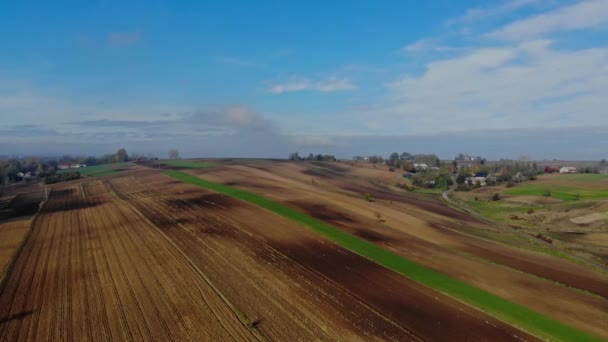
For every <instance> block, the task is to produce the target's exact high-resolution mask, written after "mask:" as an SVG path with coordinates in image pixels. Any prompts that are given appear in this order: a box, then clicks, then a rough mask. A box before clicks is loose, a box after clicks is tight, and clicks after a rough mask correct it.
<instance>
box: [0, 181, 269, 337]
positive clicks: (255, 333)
mask: <svg viewBox="0 0 608 342" xmlns="http://www.w3.org/2000/svg"><path fill="white" fill-rule="evenodd" d="M107 186H108V189H109V191H110V193H111V194H112V195H113V196H114V198H115V199H116V200H118V201H120V203H123V204H125V205H126V206H128V207H129V208H130V209H131V210H133V211H134V212H135V213H136V214H137V216H139V217H140V218H141V219H142V220H144V221H145V222H146V223H148V224H149V225H150V226H151V227H154V229H155V230H156V231H157V232H159V233H160V235H161V236H162V237H163V238H164V239H165V240H167V242H168V243H169V244H170V245H171V246H172V247H173V248H175V249H176V250H177V251H178V252H179V254H181V255H182V256H183V257H184V258H185V259H186V261H188V264H189V265H190V266H191V267H192V268H193V269H194V270H195V271H196V273H198V275H199V276H200V277H201V278H203V280H204V281H205V282H206V283H207V285H209V286H210V287H211V288H212V289H213V291H214V292H215V293H216V294H217V295H218V296H219V297H220V298H221V299H222V301H223V302H224V303H225V304H226V305H227V306H228V307H229V308H230V311H232V312H233V313H234V315H235V317H236V318H237V319H238V320H239V322H241V324H243V326H244V327H245V329H247V331H249V332H250V333H251V335H253V337H255V338H256V339H257V340H258V341H267V340H268V339H267V338H266V336H265V335H264V333H263V332H262V331H261V330H259V329H257V328H255V327H251V320H250V319H249V317H247V315H246V314H245V313H244V312H243V311H242V310H241V309H239V308H238V307H237V306H236V305H234V304H233V303H232V302H231V301H230V300H229V299H228V298H227V297H226V296H224V294H223V293H222V292H221V291H220V290H219V289H218V288H217V287H216V286H215V285H214V284H213V283H212V282H211V279H209V278H208V277H207V275H205V273H204V272H203V271H202V270H201V269H200V268H199V267H198V266H197V265H196V264H195V263H194V261H192V259H190V257H189V256H188V255H187V254H186V253H184V251H183V250H182V249H181V248H180V247H179V246H178V245H177V244H176V243H175V242H174V241H173V240H172V239H171V238H170V237H169V236H168V235H167V234H165V232H163V231H162V229H160V228H159V227H158V226H157V225H156V224H154V223H152V222H151V221H150V220H149V219H148V218H147V217H146V216H145V215H144V214H142V213H141V212H140V211H139V210H137V208H135V207H134V206H133V205H132V204H131V203H129V202H128V201H126V200H124V199H122V198H120V196H118V195H117V194H116V192H114V191H113V190H112V187H111V186H110V185H109V184H107ZM0 293H1V292H0Z"/></svg>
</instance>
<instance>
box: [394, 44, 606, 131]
mask: <svg viewBox="0 0 608 342" xmlns="http://www.w3.org/2000/svg"><path fill="white" fill-rule="evenodd" d="M388 87H389V89H390V91H391V94H392V99H393V103H392V105H391V106H390V108H389V109H387V110H386V111H385V116H386V118H387V122H392V124H390V123H386V122H385V125H384V127H386V126H387V125H389V124H390V125H392V126H391V127H394V125H395V124H394V120H399V119H400V120H404V121H402V122H404V126H407V127H409V129H408V131H409V132H433V131H437V130H439V131H450V130H468V129H486V128H501V129H502V128H526V127H528V128H529V127H548V126H551V127H562V126H580V125H589V124H591V125H594V124H598V125H607V124H608V116H606V115H605V108H608V92H607V91H606V89H608V49H600V48H595V49H585V50H577V51H562V50H557V49H554V48H552V46H551V42H550V41H547V40H535V41H530V42H526V43H521V44H517V45H513V46H504V47H499V48H476V49H473V50H472V51H471V52H469V53H467V54H465V55H464V56H459V57H453V58H448V59H443V60H439V61H431V62H428V63H427V65H426V71H425V72H424V73H423V74H422V75H420V76H411V75H405V76H403V77H401V78H400V79H399V80H398V81H397V82H394V83H392V84H390V85H389V86H388Z"/></svg>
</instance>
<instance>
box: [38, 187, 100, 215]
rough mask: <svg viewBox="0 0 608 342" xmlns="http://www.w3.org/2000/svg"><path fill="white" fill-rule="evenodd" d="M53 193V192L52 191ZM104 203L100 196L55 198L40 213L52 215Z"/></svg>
mask: <svg viewBox="0 0 608 342" xmlns="http://www.w3.org/2000/svg"><path fill="white" fill-rule="evenodd" d="M53 192H54V191H53ZM104 203H106V200H105V199H104V198H102V197H100V196H96V197H89V198H86V199H84V198H82V197H70V198H63V199H59V198H55V199H52V197H51V198H50V199H49V202H48V203H47V204H46V205H45V206H44V207H43V208H42V210H41V212H44V213H53V212H61V211H70V210H79V209H87V208H94V207H96V206H98V205H102V204H104Z"/></svg>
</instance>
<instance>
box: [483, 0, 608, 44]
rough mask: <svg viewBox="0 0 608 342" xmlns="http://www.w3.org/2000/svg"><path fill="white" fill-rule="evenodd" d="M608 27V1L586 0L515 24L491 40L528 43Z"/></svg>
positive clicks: (508, 26)
mask: <svg viewBox="0 0 608 342" xmlns="http://www.w3.org/2000/svg"><path fill="white" fill-rule="evenodd" d="M606 24H608V0H586V1H581V2H578V3H576V4H573V5H569V6H563V7H560V8H557V9H555V10H553V11H550V12H547V13H542V14H539V15H536V16H532V17H530V18H526V19H521V20H518V21H515V22H513V23H511V24H509V25H507V26H505V27H502V28H500V29H498V30H495V31H493V32H490V33H489V34H487V35H486V37H488V38H496V39H507V40H525V39H530V38H534V37H539V36H542V35H544V34H548V33H551V32H558V31H569V30H580V29H586V28H594V27H599V26H603V25H606Z"/></svg>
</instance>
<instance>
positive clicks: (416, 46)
mask: <svg viewBox="0 0 608 342" xmlns="http://www.w3.org/2000/svg"><path fill="white" fill-rule="evenodd" d="M456 50H459V48H455V47H450V46H445V45H441V44H439V43H438V40H436V39H420V40H417V41H415V42H413V43H411V44H408V45H406V46H404V47H403V48H402V49H401V52H403V53H405V54H420V53H425V52H445V51H456Z"/></svg>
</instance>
